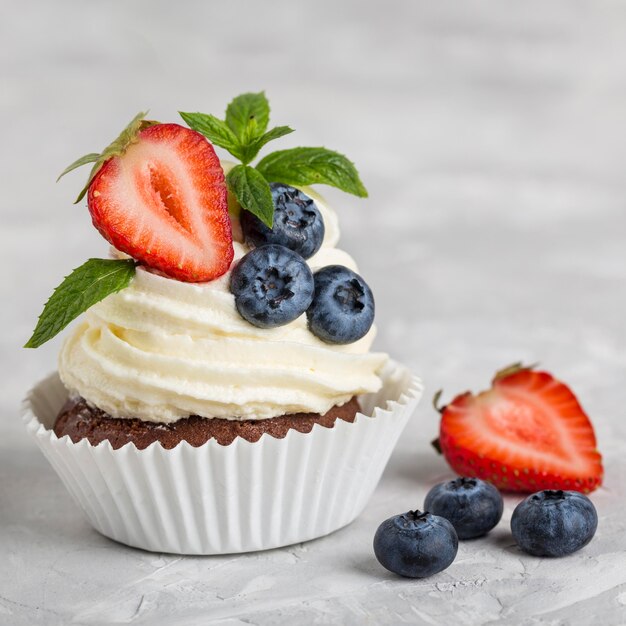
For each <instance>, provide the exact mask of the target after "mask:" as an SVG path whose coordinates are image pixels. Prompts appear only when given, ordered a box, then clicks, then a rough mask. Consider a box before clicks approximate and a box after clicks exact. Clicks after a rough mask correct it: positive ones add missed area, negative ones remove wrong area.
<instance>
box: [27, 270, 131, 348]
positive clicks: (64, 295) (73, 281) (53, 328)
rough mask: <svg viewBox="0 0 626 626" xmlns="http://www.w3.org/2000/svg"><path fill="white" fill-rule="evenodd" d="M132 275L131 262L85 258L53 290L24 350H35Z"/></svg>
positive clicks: (115, 290) (122, 285) (117, 288)
mask: <svg viewBox="0 0 626 626" xmlns="http://www.w3.org/2000/svg"><path fill="white" fill-rule="evenodd" d="M134 275H135V261H133V260H132V259H124V260H109V259H89V261H87V262H86V263H83V265H81V266H80V267H78V268H76V269H75V270H74V271H73V272H72V273H71V274H70V275H69V276H67V277H66V278H65V279H64V280H63V282H62V283H61V284H60V285H59V286H58V287H57V288H56V289H55V290H54V292H53V294H52V295H51V296H50V299H49V300H48V302H46V305H45V306H44V309H43V312H42V313H41V315H40V316H39V320H38V322H37V326H36V328H35V331H34V332H33V336H32V337H31V338H30V339H29V340H28V342H27V343H26V345H25V346H24V347H25V348H38V347H39V346H41V345H42V344H44V343H46V341H48V340H49V339H52V337H54V336H55V335H57V334H58V333H59V332H61V331H62V330H63V329H64V328H65V327H66V326H67V325H68V324H69V323H70V322H71V321H72V320H73V319H75V318H76V317H78V316H79V315H80V314H81V313H83V312H84V311H86V310H87V309H88V308H89V307H91V306H93V305H94V304H96V302H100V300H102V299H104V298H106V296H108V295H109V294H112V293H115V292H117V291H120V290H121V289H124V287H127V286H128V284H129V283H130V281H131V280H132V278H133V276H134Z"/></svg>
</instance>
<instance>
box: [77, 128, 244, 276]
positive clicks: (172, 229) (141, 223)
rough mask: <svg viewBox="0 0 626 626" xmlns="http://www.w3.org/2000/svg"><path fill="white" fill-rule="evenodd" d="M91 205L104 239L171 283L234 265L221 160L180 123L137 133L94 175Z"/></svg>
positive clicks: (88, 199) (92, 215)
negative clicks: (159, 272)
mask: <svg viewBox="0 0 626 626" xmlns="http://www.w3.org/2000/svg"><path fill="white" fill-rule="evenodd" d="M87 203H88V206H89V211H90V213H91V217H92V220H93V223H94V226H95V227H96V228H97V229H98V230H99V231H100V233H101V234H102V235H103V236H104V237H105V239H107V240H108V241H109V242H110V243H111V244H112V245H113V246H115V247H116V248H117V249H118V250H121V251H122V252H125V253H126V254H129V255H130V256H132V257H133V258H135V259H137V260H138V261H140V262H141V263H143V264H145V265H147V266H148V267H151V268H154V269H157V270H160V271H161V272H163V273H164V274H166V275H167V276H170V277H172V278H176V279H178V280H183V281H188V282H201V281H208V280H213V279H214V278H217V277H218V276H221V275H222V274H224V273H225V272H226V271H227V270H228V268H229V267H230V264H231V262H232V260H233V245H232V235H231V228H230V220H229V217H228V203H227V194H226V183H225V182H224V172H223V171H222V168H221V166H220V162H219V159H218V158H217V156H216V154H215V151H214V150H213V146H212V145H211V144H210V143H209V142H208V141H207V140H206V139H205V138H204V137H203V136H202V135H201V134H200V133H197V132H195V131H193V130H189V129H188V128H183V127H182V126H179V125H178V124H156V125H152V126H148V127H147V128H143V129H142V130H140V131H139V132H138V133H137V135H136V137H135V139H134V141H132V142H131V143H129V144H128V146H127V147H125V149H124V152H123V153H122V154H120V155H118V156H114V157H112V158H111V159H109V160H108V161H106V162H105V163H104V165H103V166H102V168H101V169H100V171H99V172H98V173H97V174H96V176H95V177H94V179H93V180H92V182H91V184H90V186H89V192H88V196H87Z"/></svg>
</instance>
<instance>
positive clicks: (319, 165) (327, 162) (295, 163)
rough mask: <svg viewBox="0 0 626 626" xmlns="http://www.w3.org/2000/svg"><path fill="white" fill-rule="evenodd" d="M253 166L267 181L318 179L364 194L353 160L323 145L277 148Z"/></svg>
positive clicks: (298, 182)
mask: <svg viewBox="0 0 626 626" xmlns="http://www.w3.org/2000/svg"><path fill="white" fill-rule="evenodd" d="M256 168H257V170H258V171H259V172H261V174H262V175H263V176H264V177H265V179H266V180H268V181H270V182H279V183H285V184H287V185H296V186H298V185H314V184H316V183H320V184H325V185H332V186H333V187H338V188H339V189H341V190H343V191H346V192H348V193H351V194H354V195H355V196H359V197H360V198H366V197H367V189H365V187H364V186H363V183H362V182H361V179H360V178H359V174H358V172H357V171H356V168H355V167H354V164H353V163H352V162H351V161H349V160H348V159H347V158H346V157H345V156H343V154H339V153H338V152H334V151H333V150H327V149H326V148H291V149H290V150H279V151H277V152H272V153H271V154H268V155H267V156H266V157H265V158H263V159H261V161H260V162H259V163H258V164H257V166H256Z"/></svg>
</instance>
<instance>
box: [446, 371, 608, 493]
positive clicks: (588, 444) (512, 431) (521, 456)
mask: <svg viewBox="0 0 626 626" xmlns="http://www.w3.org/2000/svg"><path fill="white" fill-rule="evenodd" d="M436 445H437V444H436ZM438 446H439V448H440V449H441V451H442V453H443V454H444V456H445V457H446V460H447V461H448V463H449V464H450V466H451V467H452V469H453V470H454V471H455V472H456V473H457V474H460V475H461V476H477V477H478V478H482V479H484V480H489V482H491V483H493V484H494V485H495V486H496V487H498V488H499V489H504V490H509V491H520V492H525V493H533V492H534V491H537V490H538V489H574V490H576V491H582V492H589V491H592V490H594V489H595V488H596V487H598V486H599V485H600V484H601V483H602V473H603V471H602V457H601V456H600V453H599V452H598V450H597V449H596V438H595V435H594V432H593V426H592V425H591V422H590V421H589V418H588V417H587V415H586V414H585V412H584V411H583V409H582V407H581V406H580V404H579V403H578V400H577V399H576V396H574V394H573V393H572V392H571V391H570V389H569V388H568V387H567V386H566V385H565V384H564V383H562V382H560V381H558V380H556V379H555V378H554V377H553V376H552V375H551V374H548V373H547V372H537V371H534V370H532V369H531V368H526V367H522V366H521V365H515V366H511V367H509V368H506V369H505V370H502V371H501V372H499V373H498V374H496V377H495V378H494V380H493V383H492V387H491V389H490V390H488V391H483V392H482V393H479V394H477V395H474V394H472V393H471V392H466V393H463V394H461V395H459V396H457V397H456V398H454V400H453V401H452V402H451V403H450V404H449V405H448V406H446V407H444V408H443V409H442V410H441V425H440V431H439V441H438Z"/></svg>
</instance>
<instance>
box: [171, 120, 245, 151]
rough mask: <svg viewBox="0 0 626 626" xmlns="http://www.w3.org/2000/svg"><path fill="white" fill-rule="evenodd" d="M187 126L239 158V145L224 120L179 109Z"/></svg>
mask: <svg viewBox="0 0 626 626" xmlns="http://www.w3.org/2000/svg"><path fill="white" fill-rule="evenodd" d="M179 113H180V116H181V117H182V118H183V119H184V120H185V122H186V124H187V126H189V128H192V129H193V130H197V131H198V132H199V133H202V134H203V135H204V136H205V137H206V138H207V139H208V140H209V141H210V142H212V143H214V144H215V145H216V146H219V147H220V148H224V149H225V150H228V152H230V153H231V154H232V155H233V156H234V157H236V158H238V159H241V147H240V145H239V140H238V139H237V137H236V136H235V133H233V131H232V130H231V129H230V127H229V126H228V124H226V122H223V121H222V120H219V119H217V117H215V116H214V115H209V114H208V113H185V112H183V111H179Z"/></svg>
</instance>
